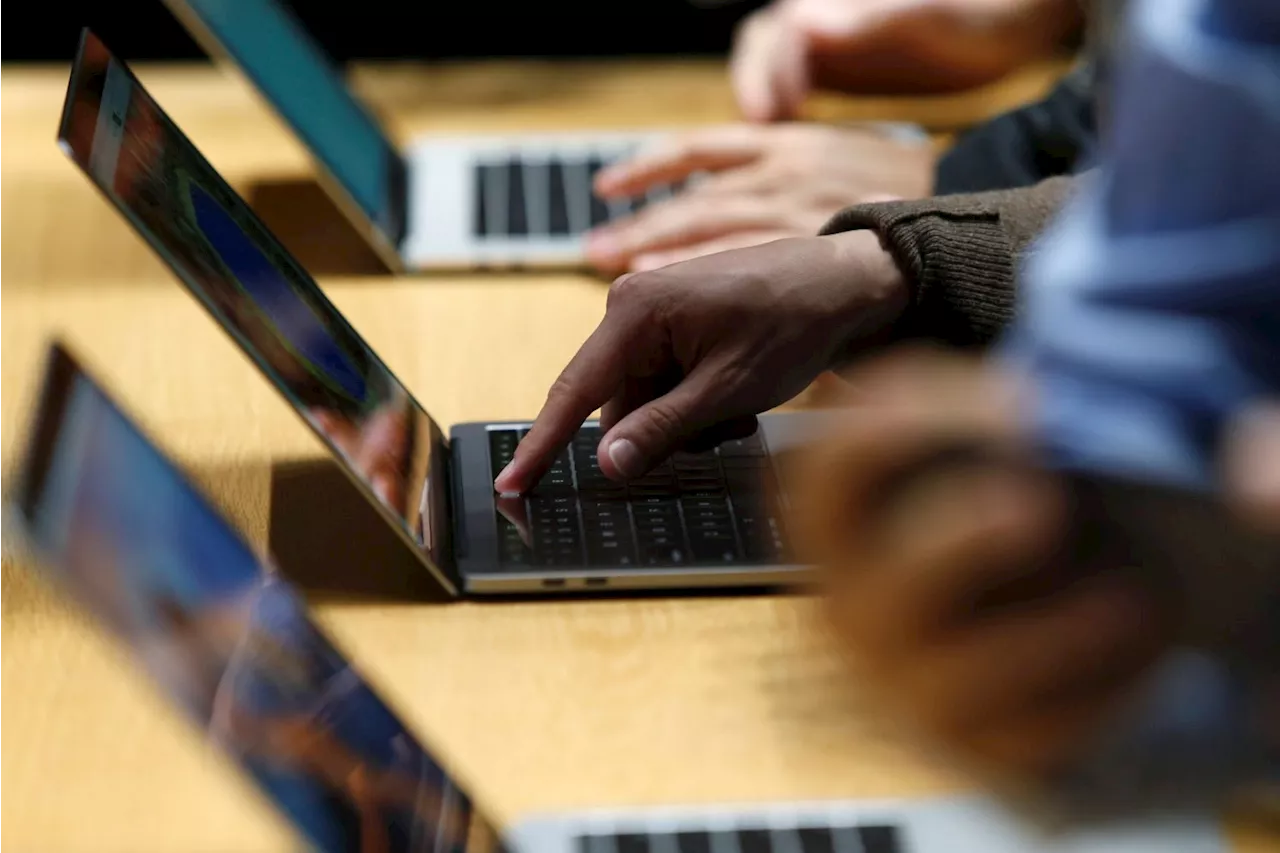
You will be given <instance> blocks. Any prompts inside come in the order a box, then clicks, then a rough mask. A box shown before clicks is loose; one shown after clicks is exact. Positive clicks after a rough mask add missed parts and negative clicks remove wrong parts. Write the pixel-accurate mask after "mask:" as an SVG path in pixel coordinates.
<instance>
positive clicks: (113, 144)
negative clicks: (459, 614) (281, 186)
mask: <svg viewBox="0 0 1280 853" xmlns="http://www.w3.org/2000/svg"><path fill="white" fill-rule="evenodd" d="M58 140H59V143H60V144H61V146H62V148H63V150H64V151H66V153H67V155H68V156H69V157H70V158H71V159H72V161H74V162H75V164H76V165H77V166H79V167H80V168H81V169H82V170H83V171H84V173H85V175H86V176H87V177H88V178H89V179H90V180H91V181H93V183H94V184H95V185H97V187H98V188H99V189H100V190H101V191H102V192H103V194H104V195H105V196H106V197H107V199H108V200H109V201H110V202H111V203H112V204H113V205H115V207H116V208H117V209H118V210H119V211H120V213H121V214H122V215H123V216H124V217H125V218H126V219H127V220H128V221H129V223H130V224H131V225H132V226H133V227H134V228H135V229H136V230H137V232H138V233H139V235H140V236H142V238H143V239H144V240H146V241H147V243H148V244H149V245H150V246H151V247H152V248H153V249H154V250H155V251H156V253H157V254H158V255H159V256H160V257H161V258H162V259H163V260H164V262H165V263H166V264H168V265H169V267H170V268H171V269H172V270H173V272H174V273H175V275H176V276H177V278H178V279H179V280H180V281H181V282H182V283H183V284H184V285H185V286H186V287H187V289H188V290H189V291H190V293H191V294H192V295H193V296H194V297H195V298H196V299H197V301H199V302H200V304H201V305H203V306H204V307H205V309H206V310H207V311H208V312H209V314H210V315H211V316H212V317H213V319H214V320H215V321H216V322H217V323H218V324H219V325H221V326H222V328H223V329H224V330H225V331H226V332H227V333H228V334H229V335H230V336H231V338H232V339H233V340H234V341H235V342H236V343H237V344H238V345H239V346H240V347H241V349H242V350H243V351H244V353H245V355H247V356H248V357H249V358H250V360H252V361H253V363H254V364H255V365H257V366H258V368H259V369H260V370H261V371H262V373H263V375H264V376H265V377H266V378H267V379H268V380H269V381H270V382H271V383H272V385H273V386H274V387H275V388H276V390H277V391H279V392H280V394H281V396H283V397H284V399H285V400H286V401H287V402H288V403H289V404H290V405H291V406H293V407H294V409H295V410H296V411H297V413H298V414H299V415H300V416H301V418H302V419H303V421H304V422H305V423H306V424H307V425H308V426H309V427H310V428H311V429H312V430H313V431H314V432H315V434H316V435H317V436H318V437H319V438H320V439H321V441H322V442H323V443H324V445H325V447H326V448H328V450H329V451H330V453H331V454H332V455H333V459H334V460H335V462H337V464H338V465H339V467H341V468H342V470H343V471H345V472H346V473H347V475H348V476H349V477H350V478H351V480H352V482H353V483H355V485H356V486H357V488H358V489H359V490H360V492H361V494H362V495H363V496H364V497H365V498H366V499H367V500H368V501H369V502H370V504H371V505H372V506H373V507H374V508H375V509H376V510H377V511H378V513H379V514H380V515H381V517H382V518H383V520H384V521H385V522H386V523H387V525H388V526H389V527H390V529H391V530H393V531H394V532H395V533H396V534H397V535H398V536H400V538H401V539H402V540H403V541H404V542H405V543H406V545H407V546H408V548H409V550H410V551H411V552H412V554H413V555H414V556H415V557H416V558H417V560H418V561H419V562H420V563H421V566H422V568H423V571H424V572H425V574H426V575H428V576H430V578H432V579H434V581H435V583H436V584H438V586H439V587H440V589H441V590H442V591H443V592H445V593H447V594H448V595H450V596H459V595H492V594H510V593H531V592H536V593H544V594H545V593H549V592H550V593H556V592H562V593H583V592H604V591H610V590H634V589H646V590H657V589H674V588H686V589H687V588H696V587H702V588H712V587H764V586H773V585H777V584H783V583H791V582H795V581H798V580H800V579H801V578H802V577H803V575H804V574H805V571H806V570H805V569H804V568H803V567H801V566H799V565H796V564H795V563H794V562H792V561H791V559H790V558H789V556H788V554H789V550H788V548H787V542H786V531H785V526H784V520H783V513H782V509H783V506H784V504H785V500H786V496H785V493H784V492H782V490H781V489H780V488H779V486H778V477H777V471H776V470H775V453H776V452H777V451H779V450H783V449H785V448H786V447H787V446H788V444H790V443H793V442H794V441H796V440H802V439H803V437H804V435H805V430H806V429H807V428H808V427H807V424H808V421H807V419H806V418H805V417H804V414H803V413H793V414H783V415H768V416H765V417H763V418H762V419H761V428H760V430H759V431H758V432H757V434H756V435H754V436H752V437H749V438H745V439H741V440H736V441H730V442H726V443H725V444H723V445H721V446H720V447H718V448H715V449H713V450H711V451H708V452H705V453H698V454H680V455H678V456H677V457H676V458H674V459H672V460H670V461H668V462H667V463H666V464H664V465H663V466H661V467H660V468H659V469H657V470H655V471H653V472H652V473H651V474H649V475H647V476H645V477H643V478H640V479H637V480H633V481H632V482H630V483H628V484H626V485H625V486H624V485H622V484H618V483H614V482H612V481H610V480H608V479H606V478H605V476H604V474H603V473H602V472H601V471H600V467H599V465H598V464H597V458H596V453H597V445H598V443H599V441H600V438H601V435H600V430H599V427H598V425H595V424H587V425H586V426H584V427H583V429H582V431H581V432H580V433H579V434H578V435H577V436H576V437H575V438H574V439H573V441H572V443H571V445H570V446H569V447H568V448H566V449H565V451H564V453H563V454H562V456H561V457H560V459H559V460H558V461H557V463H556V464H555V465H554V466H552V468H551V470H550V471H549V472H548V473H547V475H546V476H545V477H544V478H543V480H542V481H541V482H540V483H539V484H538V486H537V487H536V488H535V489H533V490H532V491H531V492H530V493H529V494H527V495H523V496H518V497H514V498H508V497H502V496H498V495H496V494H495V493H494V490H493V479H494V477H495V476H496V475H497V473H498V472H499V471H501V470H502V468H503V467H505V466H506V464H507V462H509V461H510V459H511V455H512V453H513V452H514V451H515V447H516V445H517V443H518V442H519V441H520V440H521V438H522V436H523V434H524V432H525V431H526V430H527V428H528V426H529V424H528V423H527V422H521V421H516V422H505V423H469V424H459V425H456V426H454V427H453V428H452V429H451V430H450V432H449V435H448V436H447V437H446V436H445V434H444V433H443V432H442V431H441V429H440V428H439V427H438V426H437V424H436V423H435V421H433V420H432V419H431V417H430V416H429V415H428V414H427V412H426V410H425V409H423V407H422V406H421V405H420V404H419V403H418V401H417V400H416V399H414V397H413V395H411V394H410V393H409V391H408V389H407V388H405V387H404V385H403V384H402V383H401V382H400V380H399V379H397V378H396V377H395V375H394V374H393V373H392V372H391V371H390V370H389V369H388V368H387V366H386V365H385V364H384V363H383V361H382V359H380V358H379V357H378V355H377V353H375V352H374V351H373V349H372V348H371V347H370V346H369V344H368V343H367V342H365V340H364V339H363V338H361V337H360V335H359V334H358V333H357V332H356V330H355V329H353V328H352V327H351V325H350V324H349V323H348V322H347V321H346V318H344V317H343V316H342V314H340V313H339V312H338V309H337V308H335V307H334V305H333V303H332V302H330V301H329V300H328V299H327V298H326V297H325V295H324V293H323V292H321V290H320V288H319V287H318V286H317V285H316V283H315V281H314V280H313V279H312V278H311V277H310V276H309V275H308V274H307V273H306V271H305V270H304V269H302V267H301V266H300V265H299V264H298V262H297V261H296V260H295V259H294V258H293V257H292V256H291V255H290V254H289V253H288V251H287V250H285V248H284V247H283V246H281V245H280V243H279V241H277V240H276V239H275V237H273V236H272V234H271V232H270V231H268V230H267V228H266V226H264V225H263V224H262V222H261V221H260V220H259V219H258V218H257V217H256V216H254V214H253V212H252V211H251V210H250V209H249V207H248V205H247V204H246V203H245V202H244V200H243V199H241V198H240V196H238V195H237V194H236V193H235V191H234V190H232V189H231V187H230V186H228V185H227V183H226V182H225V181H224V180H222V178H221V177H220V176H219V175H218V173H217V172H216V171H215V170H214V169H213V167H212V166H210V165H209V162H208V161H207V160H205V159H204V158H203V157H202V156H201V155H200V153H199V152H198V151H197V150H196V149H195V147H194V146H193V145H192V144H191V142H190V140H188V139H187V138H186V136H184V135H183V134H182V131H181V130H179V129H178V127H177V126H176V125H175V124H174V123H173V122H172V121H171V120H170V119H169V117H168V116H167V115H165V113H164V112H163V111H162V110H161V109H160V107H159V106H158V105H157V104H156V102H155V101H154V100H153V99H152V98H151V96H150V95H148V94H147V92H146V90H145V89H143V88H142V86H141V84H140V83H139V82H138V80H137V78H135V77H134V76H133V74H132V73H131V72H130V71H129V69H128V68H127V67H126V66H125V65H124V63H122V62H121V61H120V60H119V59H117V58H115V57H114V56H112V55H111V53H110V51H109V50H108V49H107V47H106V46H105V45H103V43H102V42H101V41H100V40H98V39H97V38H96V37H95V36H94V35H93V34H92V33H90V32H88V31H87V30H86V31H85V34H84V36H83V38H82V41H81V45H80V51H79V54H78V56H77V58H76V62H75V65H74V67H73V69H72V73H71V81H70V85H69V88H68V92H67V102H66V107H65V110H64V112H63V118H62V122H61V126H60V128H59V132H58ZM174 355H175V356H180V355H181V353H174ZM439 369H441V370H449V369H451V368H450V366H449V365H447V364H442V365H440V366H439Z"/></svg>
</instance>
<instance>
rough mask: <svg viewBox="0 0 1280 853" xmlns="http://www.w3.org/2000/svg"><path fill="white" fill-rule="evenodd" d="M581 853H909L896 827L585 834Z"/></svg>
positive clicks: (578, 852)
mask: <svg viewBox="0 0 1280 853" xmlns="http://www.w3.org/2000/svg"><path fill="white" fill-rule="evenodd" d="M576 848H577V850H576V853H908V849H907V848H906V847H905V846H904V844H903V841H902V832H901V831H900V830H899V828H898V827H896V826H893V825H892V824H880V823H877V824H871V823H868V824H862V825H856V826H838V827H828V826H804V827H798V828H794V829H733V830H724V831H719V832H672V833H619V834H616V835H605V834H599V835H582V836H579V837H578V838H577V844H576Z"/></svg>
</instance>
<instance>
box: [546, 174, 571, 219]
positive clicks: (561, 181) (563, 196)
mask: <svg viewBox="0 0 1280 853" xmlns="http://www.w3.org/2000/svg"><path fill="white" fill-rule="evenodd" d="M565 177H566V176H565V168H564V164H562V163H561V162H560V161H559V160H553V161H552V162H551V163H550V164H549V165H548V166H547V233H548V234H550V235H551V236H553V237H561V236H567V235H568V234H569V231H570V229H569V204H568V186H567V184H566V182H565Z"/></svg>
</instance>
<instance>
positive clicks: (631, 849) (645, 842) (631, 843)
mask: <svg viewBox="0 0 1280 853" xmlns="http://www.w3.org/2000/svg"><path fill="white" fill-rule="evenodd" d="M614 843H615V845H616V847H617V853H649V836H647V835H633V834H630V833H628V834H626V835H619V836H618V837H617V838H615V839H614Z"/></svg>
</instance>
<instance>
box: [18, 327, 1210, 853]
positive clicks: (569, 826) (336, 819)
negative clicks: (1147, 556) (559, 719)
mask: <svg viewBox="0 0 1280 853" xmlns="http://www.w3.org/2000/svg"><path fill="white" fill-rule="evenodd" d="M42 387H43V391H42V394H41V397H40V402H39V406H38V411H37V415H36V418H35V422H34V425H33V428H32V430H31V433H30V437H29V440H28V444H27V448H26V452H25V454H24V456H23V457H22V463H21V465H22V468H21V472H20V475H19V483H18V486H17V493H16V499H15V506H14V507H13V510H14V513H13V520H14V521H15V522H16V525H15V526H16V527H18V528H19V529H20V531H21V533H22V540H23V543H24V544H25V545H27V546H28V547H29V548H30V550H31V551H32V552H33V556H35V557H36V558H37V559H38V562H39V564H40V565H41V566H42V567H43V568H44V569H46V570H47V572H48V573H49V574H50V575H51V576H52V577H53V579H55V580H56V581H58V582H60V586H61V587H62V589H63V590H64V591H66V592H68V593H70V594H71V595H72V596H73V597H74V598H76V599H77V600H78V601H79V602H80V604H82V605H83V606H84V607H85V608H86V609H88V610H89V611H90V612H91V613H92V614H93V615H94V616H96V617H97V619H98V620H99V621H100V622H101V623H102V625H103V627H105V628H106V629H108V630H109V631H110V632H111V633H113V634H114V635H115V636H116V638H117V639H118V640H120V641H122V642H123V643H124V645H125V646H127V647H128V649H129V650H130V651H131V652H132V653H133V655H134V656H135V657H136V658H137V660H138V662H139V664H140V665H141V666H142V667H143V668H144V669H145V670H146V672H147V673H148V675H149V676H150V678H151V679H152V680H153V682H155V684H156V686H157V687H158V688H159V689H160V690H161V691H162V692H163V693H164V694H166V695H167V697H168V698H169V699H170V700H171V701H172V702H173V703H174V704H176V705H177V706H178V707H179V708H180V709H181V710H182V711H183V712H184V713H185V714H186V716H187V717H188V718H189V719H190V720H192V721H193V722H194V723H195V724H196V725H197V726H199V727H200V728H201V729H202V730H203V732H204V733H205V734H206V736H207V737H208V738H209V739H210V740H211V741H212V742H213V743H215V744H216V745H217V746H219V747H220V748H221V749H223V750H224V751H226V753H228V755H229V756H230V757H231V758H232V759H234V760H235V761H236V762H237V763H238V764H239V766H240V767H241V768H242V769H243V770H244V771H245V772H246V773H247V774H248V775H249V777H250V778H251V779H252V780H253V781H255V782H256V783H257V785H258V787H259V789H260V791H261V792H262V793H263V794H264V795H265V796H266V797H267V799H268V800H269V801H270V802H271V803H272V804H273V805H274V806H275V807H276V808H277V809H278V810H279V811H280V812H281V813H282V814H283V815H284V816H285V817H286V818H288V819H289V821H290V822H291V823H292V825H293V826H294V827H295V828H296V830H297V833H298V835H299V836H300V838H301V839H302V840H303V841H305V842H306V843H307V845H308V846H310V847H312V848H313V849H316V850H320V851H324V853H343V852H344V851H364V853H409V851H414V853H493V851H502V853H1054V851H1057V853H1157V851H1158V853H1225V851H1226V846H1225V842H1224V840H1223V837H1222V833H1221V830H1220V829H1219V827H1218V826H1217V825H1216V823H1215V822H1214V821H1212V820H1208V819H1204V818H1200V817H1197V816H1193V815H1182V816H1175V817H1170V818H1168V819H1162V820H1151V819H1148V820H1135V821H1132V822H1129V823H1118V824H1111V825H1106V826H1095V827H1093V828H1089V829H1084V828H1080V829H1075V830H1072V831H1070V832H1068V833H1065V834H1063V833H1059V834H1057V835H1046V834H1044V833H1043V832H1042V831H1041V830H1040V829H1038V828H1037V827H1036V826H1033V825H1031V824H1030V823H1028V822H1026V821H1025V820H1024V819H1022V818H1018V817H1015V816H1014V815H1013V814H1011V813H1009V812H1008V811H1006V810H1005V809H1003V808H1002V807H1001V806H1000V805H999V804H998V803H996V802H994V801H991V800H987V799H983V798H980V797H954V798H936V799H926V800H895V801H847V802H825V803H823V802H815V803H805V804H773V805H754V806H737V807H733V806H720V807H715V808H707V807H693V806H686V807H678V808H643V809H613V810H607V811H595V812H587V813H566V814H560V815H549V816H545V817H533V818H530V819H526V820H523V821H519V822H517V823H515V824H514V825H513V826H511V827H509V828H507V830H506V831H505V832H503V833H502V834H501V836H499V835H497V834H496V833H495V832H494V830H493V829H492V824H491V823H490V822H488V821H486V820H485V819H484V817H483V815H482V813H481V810H480V809H479V808H477V806H476V799H475V797H474V796H473V794H472V792H471V791H469V790H468V787H467V786H466V785H465V784H463V783H462V782H461V781H460V780H459V778H458V777H457V775H456V773H455V772H454V771H453V769H452V768H449V767H446V766H445V765H444V764H443V763H442V762H441V761H439V760H438V759H437V758H436V757H435V756H434V755H433V753H432V752H431V750H430V747H429V745H426V744H423V743H422V742H421V741H420V740H418V739H417V738H416V737H415V736H414V734H413V733H412V732H411V731H410V730H409V729H408V727H407V726H406V725H405V724H404V723H403V722H402V721H401V720H400V719H399V718H397V716H396V715H395V713H394V712H393V711H392V710H391V709H389V708H388V707H387V705H386V704H385V703H384V702H383V700H382V699H380V698H379V696H378V695H377V693H376V692H375V690H374V689H372V688H371V687H370V686H369V684H368V683H366V682H365V681H364V679H363V678H362V677H361V676H360V674H359V673H358V672H357V671H356V669H355V668H354V667H353V666H352V665H351V664H350V662H349V661H348V660H347V659H346V658H345V657H344V656H343V655H342V653H341V652H340V651H339V650H338V649H337V648H335V646H334V645H333V644H332V642H331V641H330V640H329V639H328V638H327V637H326V636H325V634H324V633H323V632H322V631H321V630H320V629H319V628H318V627H316V625H315V624H314V622H313V621H312V620H311V618H310V617H309V615H308V612H307V608H306V605H305V603H304V601H303V599H302V598H301V597H300V596H299V595H298V594H297V593H296V592H295V591H294V590H292V589H291V588H290V587H289V585H288V584H287V583H286V582H285V581H284V580H282V579H280V578H279V577H278V576H277V574H276V573H275V572H274V571H273V570H272V568H271V567H270V565H269V564H266V563H264V562H263V561H261V560H260V559H259V558H258V557H257V556H256V555H255V554H254V551H253V549H252V548H251V547H250V545H249V544H248V543H247V542H246V541H245V540H244V539H243V538H242V537H241V536H240V535H239V533H238V532H237V531H236V530H235V528H234V527H232V525H231V524H230V523H228V522H227V521H226V520H225V519H224V518H222V517H221V516H220V515H219V514H218V513H217V512H216V511H215V510H214V508H213V507H212V505H211V504H210V503H209V501H208V500H207V499H205V498H204V496H203V495H201V493H200V492H199V490H197V489H196V488H195V487H194V486H192V485H191V483H190V482H189V481H188V480H187V479H186V478H185V477H184V476H183V474H182V473H181V472H180V471H179V470H178V468H177V467H176V466H175V465H174V464H173V463H172V462H170V461H169V460H168V459H167V458H165V456H164V455H163V454H162V453H161V452H160V451H159V450H158V449H157V448H156V447H155V446H154V445H153V444H151V443H150V442H149V441H148V440H147V438H146V437H145V436H144V435H143V434H142V432H141V431H140V430H139V429H138V427H137V426H136V425H135V424H134V423H133V422H132V421H131V420H130V419H129V418H128V417H127V416H126V415H125V414H124V413H123V412H122V411H121V410H120V409H119V407H118V406H117V405H116V404H115V403H114V402H113V401H112V400H111V399H110V398H109V397H108V396H107V394H106V392H104V391H103V389H102V388H101V387H100V386H99V385H98V384H96V383H95V382H94V381H93V379H92V378H90V377H89V376H88V375H87V374H85V373H84V371H83V370H82V369H81V368H80V367H79V366H78V365H77V364H76V362H75V361H74V359H73V358H72V356H70V355H69V354H68V353H67V351H66V350H65V349H63V348H61V347H54V348H53V350H52V352H51V356H50V359H49V362H48V368H47V370H46V374H45V379H44V383H43V386H42ZM13 530H14V526H10V527H9V531H10V532H12V531H13ZM531 736H536V735H533V733H531ZM157 772H161V773H163V768H157Z"/></svg>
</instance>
